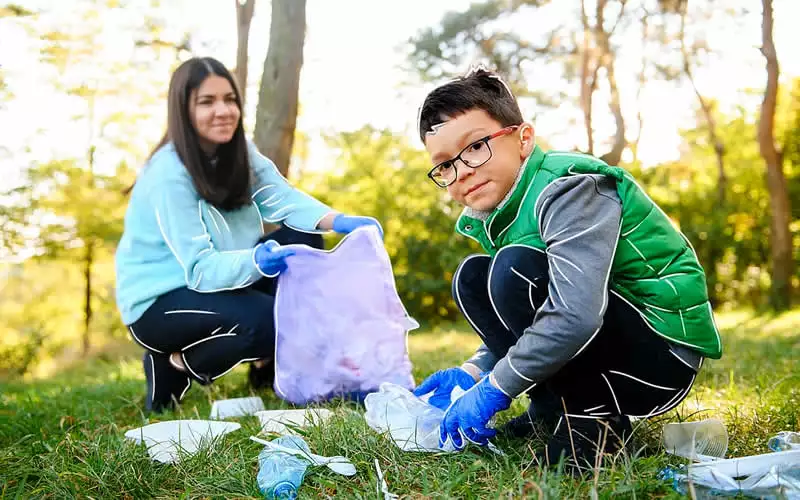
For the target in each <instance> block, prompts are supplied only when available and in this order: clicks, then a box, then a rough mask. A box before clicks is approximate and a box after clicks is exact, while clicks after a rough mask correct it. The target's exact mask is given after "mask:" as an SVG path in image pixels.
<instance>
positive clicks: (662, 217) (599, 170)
mask: <svg viewBox="0 0 800 500" xmlns="http://www.w3.org/2000/svg"><path fill="white" fill-rule="evenodd" d="M523 168H524V171H523V172H522V174H521V175H522V177H521V179H520V181H519V182H518V183H517V185H516V187H515V188H514V191H513V192H512V193H511V196H510V197H509V198H508V199H507V200H506V202H505V203H504V204H502V205H501V206H499V207H498V208H496V209H495V210H494V211H493V212H492V213H491V214H490V215H489V217H488V218H487V219H486V220H481V219H477V218H473V217H470V216H468V215H466V212H465V213H464V214H462V215H461V217H459V219H458V221H457V223H456V230H457V231H458V232H459V233H461V234H463V235H465V236H468V237H470V238H473V239H475V240H477V241H478V243H480V244H481V246H482V247H483V249H484V250H486V252H488V253H489V254H490V255H492V256H493V255H494V254H495V253H497V251H498V250H499V249H501V248H503V247H504V246H506V245H511V244H517V245H520V244H521V245H527V246H531V247H535V248H538V249H540V250H546V245H545V243H544V241H542V238H541V235H540V233H539V224H538V221H537V217H536V211H535V210H534V208H535V206H536V202H537V200H538V198H539V195H540V194H541V193H542V191H543V190H544V188H545V187H546V186H547V185H548V184H550V183H551V182H553V181H554V180H556V179H558V178H560V177H565V176H570V175H580V174H601V175H607V176H610V177H613V178H614V179H616V181H617V193H618V194H619V197H620V200H621V201H622V227H621V229H620V233H619V239H618V241H617V247H616V253H615V254H614V261H613V263H612V266H611V275H610V277H609V288H610V292H611V293H614V294H616V295H617V296H619V297H620V298H622V299H623V300H625V301H626V302H628V303H630V304H631V305H632V306H633V307H635V308H636V310H638V311H639V314H641V316H642V318H644V320H645V321H646V322H647V323H648V324H649V325H650V327H651V328H652V329H653V330H654V331H655V332H656V333H657V334H659V335H661V336H663V337H666V338H667V339H669V340H671V341H672V342H676V343H679V344H683V345H686V346H688V347H691V348H693V349H695V350H697V351H699V352H701V353H702V354H703V355H704V356H706V357H709V358H713V359H719V358H720V357H721V356H722V345H721V342H720V337H719V332H718V331H717V327H716V325H715V323H714V316H713V312H712V310H711V304H710V303H709V301H708V292H707V288H706V277H705V273H704V271H703V268H702V266H701V265H700V263H699V262H698V261H697V256H696V255H695V253H694V249H693V248H692V247H691V244H690V243H689V241H688V240H687V239H686V237H685V236H684V235H683V234H682V233H681V232H680V231H678V230H677V229H676V228H675V227H674V226H673V225H672V223H671V222H670V220H669V218H668V217H667V215H666V214H665V213H664V212H663V211H662V210H661V209H660V208H659V207H658V206H657V205H656V204H655V203H654V202H653V201H652V200H651V199H650V197H649V196H647V194H646V193H645V192H644V190H642V189H641V188H640V187H639V185H638V184H636V181H635V180H634V179H633V177H632V176H631V175H630V174H629V173H628V172H627V171H625V170H623V169H622V168H619V167H610V166H608V165H606V164H605V163H604V162H603V161H601V160H599V159H597V158H594V157H592V156H587V155H582V154H578V153H568V152H558V151H550V152H548V153H544V152H543V151H542V150H541V149H539V147H538V146H537V147H536V148H535V149H534V152H533V153H532V154H531V156H530V158H529V159H528V161H527V162H526V163H525V165H524V166H523Z"/></svg>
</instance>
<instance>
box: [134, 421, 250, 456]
mask: <svg viewBox="0 0 800 500" xmlns="http://www.w3.org/2000/svg"><path fill="white" fill-rule="evenodd" d="M239 428H241V425H240V424H238V423H236V422H215V421H210V420H170V421H166V422H158V423H155V424H150V425H145V426H144V427H139V428H136V429H131V430H129V431H128V432H126V433H125V437H126V438H127V439H130V440H131V441H134V442H136V443H139V444H141V443H144V444H145V446H147V453H148V454H149V455H150V458H152V459H153V460H155V461H157V462H161V463H173V462H176V461H178V460H179V459H180V457H181V455H182V454H187V455H191V454H193V453H195V452H197V450H199V449H200V448H201V447H204V446H207V445H209V444H211V443H213V442H214V441H215V440H216V439H217V438H219V437H220V436H224V435H225V434H227V433H229V432H233V431H235V430H238V429H239Z"/></svg>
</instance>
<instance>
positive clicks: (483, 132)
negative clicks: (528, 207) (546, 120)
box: [425, 109, 534, 211]
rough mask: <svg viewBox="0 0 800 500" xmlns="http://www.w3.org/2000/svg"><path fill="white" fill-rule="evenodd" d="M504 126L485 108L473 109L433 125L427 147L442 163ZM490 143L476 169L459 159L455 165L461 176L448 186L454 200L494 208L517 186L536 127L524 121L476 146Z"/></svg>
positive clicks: (480, 208)
mask: <svg viewBox="0 0 800 500" xmlns="http://www.w3.org/2000/svg"><path fill="white" fill-rule="evenodd" d="M502 129H503V126H502V125H501V124H500V123H498V122H497V121H496V120H495V119H493V118H492V117H491V116H489V114H488V113H486V111H484V110H482V109H473V110H470V111H467V112H466V113H463V114H461V115H458V116H456V117H455V118H452V119H449V120H447V121H446V122H444V124H442V125H438V126H436V127H434V130H435V132H433V133H428V134H427V135H426V140H425V147H426V149H427V150H428V153H430V155H431V162H432V163H433V164H434V165H439V164H440V163H442V162H444V161H447V160H452V159H454V158H455V157H456V156H457V155H458V154H459V153H460V152H461V151H463V150H464V149H465V148H466V147H467V146H470V145H472V144H473V143H475V142H476V141H479V140H480V139H482V138H484V137H486V136H489V135H492V134H494V133H496V132H498V131H500V130H502ZM487 145H488V147H489V149H491V158H490V159H489V161H487V162H486V163H484V164H483V165H481V166H479V167H477V168H470V167H468V166H466V165H465V164H464V163H463V162H462V161H456V162H455V164H454V166H455V169H456V171H457V173H458V175H457V177H456V180H455V182H453V183H452V184H450V185H449V186H448V187H447V192H448V193H449V194H450V196H451V197H452V198H453V199H454V200H456V201H457V202H459V203H461V204H462V205H465V206H467V207H470V208H472V209H474V210H480V211H491V210H494V209H495V208H496V207H497V205H499V204H500V202H501V201H502V200H503V198H504V197H505V196H506V194H507V193H508V191H509V190H510V189H511V186H513V185H514V181H515V180H516V178H517V173H518V172H519V169H520V166H521V165H522V162H523V161H525V159H526V158H527V157H528V155H530V153H531V151H532V150H533V146H534V136H533V127H532V126H531V125H530V124H528V123H524V124H521V126H520V127H519V128H516V129H515V130H513V131H512V132H511V133H509V134H506V135H501V136H499V137H495V138H493V139H490V140H489V141H488V143H485V144H483V145H480V144H478V145H476V146H475V148H479V147H486V146H487ZM465 154H467V153H465ZM451 168H452V167H451Z"/></svg>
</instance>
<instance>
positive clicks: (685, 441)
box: [663, 418, 728, 461]
mask: <svg viewBox="0 0 800 500" xmlns="http://www.w3.org/2000/svg"><path fill="white" fill-rule="evenodd" d="M663 442H664V448H665V449H666V451H667V453H672V454H675V455H678V456H681V457H684V458H689V459H692V460H700V461H707V460H716V459H719V458H725V453H726V452H727V451H728V430H727V429H726V428H725V424H724V423H722V422H721V421H720V420H717V419H713V418H712V419H707V420H700V421H698V422H682V423H673V424H667V425H665V426H664V431H663Z"/></svg>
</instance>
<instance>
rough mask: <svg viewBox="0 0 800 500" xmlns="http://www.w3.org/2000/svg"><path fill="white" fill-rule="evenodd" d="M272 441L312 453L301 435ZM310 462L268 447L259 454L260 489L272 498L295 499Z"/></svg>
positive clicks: (282, 437) (267, 496) (258, 477)
mask: <svg viewBox="0 0 800 500" xmlns="http://www.w3.org/2000/svg"><path fill="white" fill-rule="evenodd" d="M272 442H273V443H275V444H278V445H281V446H283V447H285V448H294V449H298V450H303V451H305V452H307V453H311V450H310V449H309V447H308V445H307V444H306V442H305V441H303V438H301V437H299V436H281V437H279V438H277V439H275V440H274V441H272ZM310 464H311V462H310V461H309V460H306V459H304V458H303V457H298V456H296V455H291V454H289V453H285V452H282V451H277V450H274V449H271V448H269V447H266V448H264V449H263V450H261V453H259V454H258V476H257V478H256V480H257V481H258V489H259V490H261V493H262V494H263V495H264V496H265V497H266V498H268V499H270V500H272V499H295V498H297V490H298V489H299V488H300V484H301V483H302V482H303V478H304V477H305V475H306V469H308V466H309V465H310Z"/></svg>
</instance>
